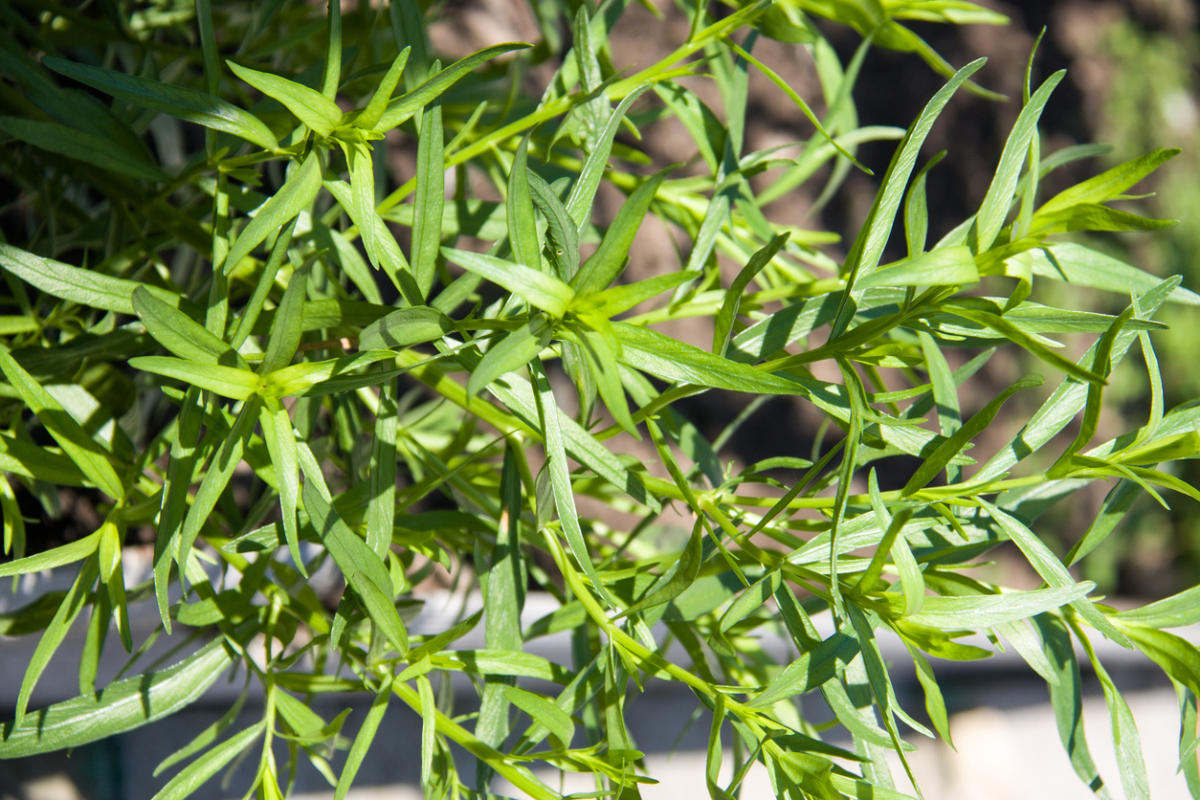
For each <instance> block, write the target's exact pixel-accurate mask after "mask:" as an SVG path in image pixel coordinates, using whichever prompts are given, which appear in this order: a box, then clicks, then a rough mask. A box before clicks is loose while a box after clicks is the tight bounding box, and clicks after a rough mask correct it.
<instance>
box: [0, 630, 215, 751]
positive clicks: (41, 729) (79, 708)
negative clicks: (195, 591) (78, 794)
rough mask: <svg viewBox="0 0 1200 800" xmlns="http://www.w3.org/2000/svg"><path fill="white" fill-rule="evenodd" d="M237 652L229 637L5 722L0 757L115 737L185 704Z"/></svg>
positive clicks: (205, 689)
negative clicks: (167, 663)
mask: <svg viewBox="0 0 1200 800" xmlns="http://www.w3.org/2000/svg"><path fill="white" fill-rule="evenodd" d="M233 661H234V655H233V654H232V653H231V652H230V649H229V647H228V646H227V645H226V644H225V642H224V640H222V639H218V640H216V641H213V642H211V643H209V644H207V645H205V646H204V647H202V648H200V649H199V650H198V651H196V652H195V653H194V654H192V655H191V656H188V657H187V658H185V659H184V660H183V661H180V662H179V663H178V664H175V665H174V666H171V667H167V668H166V669H162V670H154V671H150V672H146V673H144V674H142V675H137V676H134V677H132V678H126V679H124V680H120V681H115V682H113V683H111V684H109V685H108V686H106V687H105V688H104V690H103V691H101V692H100V693H98V694H95V695H86V696H83V697H77V698H74V699H72V700H67V701H64V702H62V703H55V704H53V705H51V706H49V707H47V708H45V709H43V710H41V711H38V712H36V713H35V714H32V715H29V717H28V718H27V719H26V721H25V722H24V723H22V724H20V725H12V724H11V723H10V724H8V725H6V726H5V727H4V730H3V735H0V758H26V757H28V756H32V755H37V754H38V753H48V752H52V751H54V750H62V749H64V748H68V747H79V746H80V745H84V744H87V743H88V742H94V741H97V740H99V739H104V738H107V737H109V736H114V735H116V734H118V733H124V732H125V731H129V730H133V729H134V728H137V727H139V726H142V725H145V724H147V723H149V722H154V721H156V720H159V719H162V718H163V717H167V716H169V715H171V714H174V713H175V712H177V711H179V710H180V709H182V708H186V707H187V706H188V705H190V704H191V703H193V702H195V701H196V700H198V699H199V698H200V696H201V695H203V694H204V693H205V692H206V691H207V690H208V687H209V686H212V684H213V683H214V682H215V681H216V680H217V678H219V677H220V676H221V675H222V674H224V672H225V670H227V669H228V668H229V666H230V665H231V664H232V663H233Z"/></svg>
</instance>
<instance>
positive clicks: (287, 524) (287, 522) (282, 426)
mask: <svg viewBox="0 0 1200 800" xmlns="http://www.w3.org/2000/svg"><path fill="white" fill-rule="evenodd" d="M259 424H260V425H261V427H262V432H263V439H264V440H265V441H266V443H267V452H268V453H270V455H271V463H272V464H273V465H274V467H275V472H276V474H277V475H278V478H277V480H278V483H279V487H278V488H279V513H280V515H281V517H282V520H283V534H284V536H285V537H286V539H287V543H288V549H289V550H290V551H291V554H292V561H293V562H294V563H295V565H296V569H298V570H299V571H300V574H301V575H303V576H304V577H306V578H307V577H308V570H307V569H306V568H305V566H304V557H303V556H302V555H301V553H300V528H299V526H298V524H297V522H296V507H297V505H298V503H299V498H300V463H299V457H298V456H297V455H296V434H295V431H293V430H292V418H291V415H290V414H288V410H287V409H286V408H284V406H283V404H282V403H280V402H279V401H278V400H270V401H268V402H267V403H266V404H264V406H263V409H262V413H261V416H260V417H259Z"/></svg>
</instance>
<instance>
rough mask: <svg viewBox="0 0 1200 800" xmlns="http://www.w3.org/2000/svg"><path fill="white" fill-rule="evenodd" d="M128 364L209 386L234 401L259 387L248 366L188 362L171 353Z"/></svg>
mask: <svg viewBox="0 0 1200 800" xmlns="http://www.w3.org/2000/svg"><path fill="white" fill-rule="evenodd" d="M129 366H131V367H133V368H134V369H140V370H143V371H145V372H153V373H154V374H155V375H162V376H163V377H165V378H174V379H175V380H179V381H183V382H184V383H187V384H190V385H191V386H198V387H200V388H201V389H208V390H209V391H212V392H216V393H217V394H219V395H221V396H222V397H230V398H232V399H234V400H245V399H246V398H248V397H250V395H252V394H254V392H256V391H257V390H258V387H259V377H258V376H257V375H255V374H254V373H253V372H251V371H250V370H248V369H239V368H237V367H223V366H221V365H219V364H212V363H205V362H202V361H185V360H183V359H182V358H170V357H168V356H140V357H138V358H131V359H129Z"/></svg>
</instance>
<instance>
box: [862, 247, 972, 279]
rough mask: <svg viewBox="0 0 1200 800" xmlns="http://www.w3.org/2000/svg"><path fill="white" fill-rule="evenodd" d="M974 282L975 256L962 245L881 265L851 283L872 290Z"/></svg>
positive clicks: (940, 248) (941, 248) (942, 248)
mask: <svg viewBox="0 0 1200 800" xmlns="http://www.w3.org/2000/svg"><path fill="white" fill-rule="evenodd" d="M978 281H979V268H978V267H976V266H975V256H974V255H972V253H971V251H970V250H969V249H968V248H966V247H963V246H961V245H952V246H950V247H939V248H937V249H936V250H932V251H930V252H928V253H923V254H921V255H918V256H916V257H915V258H907V259H904V260H903V261H898V262H896V263H894V264H887V265H885V266H882V267H880V268H879V269H877V270H876V271H874V272H872V273H871V274H870V275H867V276H865V277H863V278H860V279H859V280H858V281H857V282H856V283H855V284H854V285H855V286H856V287H857V288H859V289H873V288H875V287H877V286H961V285H963V284H968V283H977V282H978Z"/></svg>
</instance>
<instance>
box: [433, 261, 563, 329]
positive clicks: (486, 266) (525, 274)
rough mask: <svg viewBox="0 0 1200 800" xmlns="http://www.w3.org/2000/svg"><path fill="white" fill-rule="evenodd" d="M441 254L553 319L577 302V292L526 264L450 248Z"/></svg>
mask: <svg viewBox="0 0 1200 800" xmlns="http://www.w3.org/2000/svg"><path fill="white" fill-rule="evenodd" d="M442 252H443V253H445V254H446V258H448V259H450V260H451V261H453V262H454V263H456V264H458V265H459V266H461V267H462V268H463V269H466V270H469V271H471V272H474V273H475V274H477V275H482V276H483V277H484V278H487V279H488V280H489V281H491V282H492V283H495V284H497V285H499V286H503V287H504V288H505V289H507V290H508V291H510V292H512V293H513V294H515V295H517V296H518V297H520V298H521V299H522V300H524V301H526V302H527V303H529V304H530V305H533V306H536V307H538V308H540V309H541V310H543V311H545V312H546V313H547V314H549V315H550V316H552V317H561V316H562V315H563V314H564V313H565V312H566V310H567V306H568V305H570V303H571V301H572V300H574V299H575V292H574V291H573V290H572V289H571V287H570V286H568V285H567V284H565V283H563V282H562V281H560V280H559V279H558V278H555V277H554V276H553V275H548V274H546V273H544V272H539V271H538V270H535V269H532V268H530V267H527V266H525V265H524V264H516V263H514V262H512V261H505V260H504V259H502V258H497V257H496V256H491V255H487V254H486V253H472V252H470V251H468V250H455V249H453V248H450V247H445V248H442Z"/></svg>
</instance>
